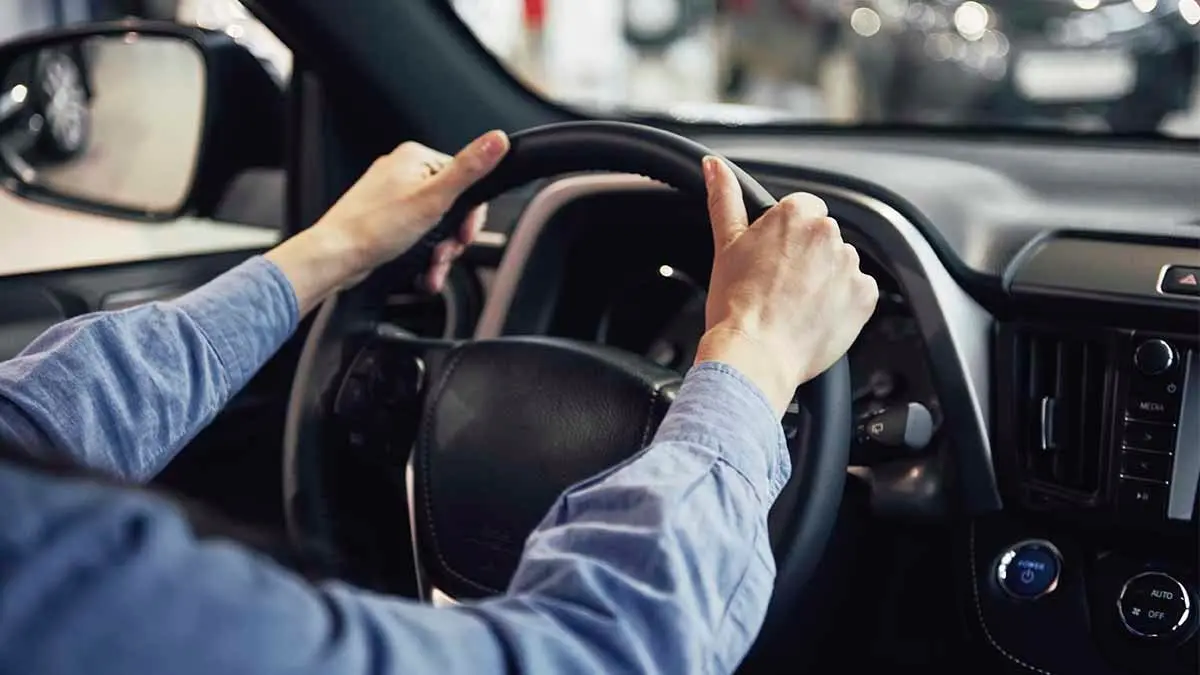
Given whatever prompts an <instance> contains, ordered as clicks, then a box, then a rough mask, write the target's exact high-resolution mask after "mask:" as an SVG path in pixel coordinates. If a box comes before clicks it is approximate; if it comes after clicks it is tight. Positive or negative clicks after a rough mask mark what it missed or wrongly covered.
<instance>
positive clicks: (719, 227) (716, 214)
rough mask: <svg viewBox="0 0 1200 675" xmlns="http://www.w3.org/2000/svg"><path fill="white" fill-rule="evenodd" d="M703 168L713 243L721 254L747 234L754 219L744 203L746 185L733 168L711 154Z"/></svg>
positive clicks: (704, 162)
mask: <svg viewBox="0 0 1200 675" xmlns="http://www.w3.org/2000/svg"><path fill="white" fill-rule="evenodd" d="M703 167H704V185H705V188H706V189H707V191H708V218H709V220H711V221H712V228H713V243H714V244H715V245H716V247H717V250H718V251H720V250H721V249H723V248H725V247H726V246H728V245H729V243H730V242H732V241H733V240H735V239H737V238H738V237H739V236H741V234H742V232H745V231H746V228H747V227H749V226H750V219H749V217H748V216H747V215H746V204H745V202H743V201H742V186H741V185H740V184H739V183H738V181H737V176H735V175H734V174H733V170H732V169H730V168H729V165H728V164H726V163H725V162H724V161H723V160H721V159H718V158H716V157H713V156H711V155H710V156H708V157H705V158H704V160H703Z"/></svg>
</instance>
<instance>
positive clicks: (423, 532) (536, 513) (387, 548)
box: [284, 122, 851, 644]
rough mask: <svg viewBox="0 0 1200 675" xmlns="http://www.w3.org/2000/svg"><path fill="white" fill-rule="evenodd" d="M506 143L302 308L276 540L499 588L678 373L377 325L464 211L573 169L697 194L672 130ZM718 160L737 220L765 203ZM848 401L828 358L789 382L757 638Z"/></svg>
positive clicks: (697, 153)
mask: <svg viewBox="0 0 1200 675" xmlns="http://www.w3.org/2000/svg"><path fill="white" fill-rule="evenodd" d="M511 142H512V148H511V150H510V152H509V154H508V155H507V157H505V159H504V160H503V161H502V162H501V163H500V165H499V166H498V167H497V168H496V169H495V170H494V171H493V172H492V173H491V174H490V175H489V176H488V177H487V178H485V179H484V180H483V181H481V182H479V183H478V184H476V185H475V186H473V187H472V188H471V190H469V191H468V192H467V193H466V194H464V195H463V196H462V197H461V199H460V200H459V201H458V203H456V205H455V206H454V207H453V208H452V209H451V211H450V213H449V214H448V215H447V217H446V218H445V219H444V222H443V223H442V224H440V225H439V226H438V227H437V228H435V231H434V232H433V233H431V234H430V235H428V236H427V237H426V238H425V239H424V240H423V243H422V244H421V245H419V246H417V247H415V248H414V250H413V251H410V252H409V253H406V254H405V255H404V256H402V257H401V259H400V260H399V261H397V263H396V265H395V266H393V267H389V268H383V269H381V270H379V271H377V272H376V273H375V274H374V275H372V277H370V278H368V279H367V280H366V281H364V282H363V283H361V284H359V285H358V286H356V287H354V288H351V289H349V290H345V291H343V292H342V293H341V294H340V295H338V296H336V297H333V298H331V299H329V300H327V301H326V302H325V303H324V304H323V305H322V307H321V309H320V311H319V312H318V314H317V316H316V318H315V320H314V322H313V325H312V327H311V330H310V331H309V334H308V338H307V341H306V343H305V345H304V350H303V352H302V355H301V358H300V363H299V366H298V368H297V372H296V377H295V381H294V383H293V388H292V394H291V400H290V402H289V408H288V418H287V424H286V429H285V439H284V453H285V454H284V492H285V513H286V516H287V521H288V527H289V529H290V533H291V535H292V536H293V537H295V538H297V539H298V540H303V541H307V542H312V541H316V542H317V543H319V544H324V545H326V546H331V547H335V548H338V549H339V550H340V551H341V552H342V554H343V555H344V556H345V557H348V558H357V559H359V560H358V561H357V562H358V563H360V564H362V563H363V560H362V558H364V557H365V558H372V559H375V560H377V561H379V560H387V559H389V557H390V559H391V560H392V563H391V564H395V561H396V560H397V559H398V556H407V555H412V556H415V558H416V571H417V573H418V574H419V576H420V578H421V579H420V586H419V589H420V594H421V595H422V596H423V598H424V599H429V597H430V594H431V593H433V589H437V590H438V591H440V592H441V593H442V594H445V595H448V596H450V597H452V598H455V599H458V600H464V599H470V598H479V597H483V596H487V595H494V594H499V593H501V592H503V589H505V588H506V587H507V585H508V582H509V580H510V578H511V576H512V574H513V572H514V571H515V569H516V566H517V562H518V560H519V558H520V555H521V551H522V547H523V544H524V541H525V538H526V537H527V536H528V535H529V533H530V532H532V530H533V529H534V528H535V527H536V526H537V524H538V523H539V522H540V521H541V519H542V517H543V516H544V515H545V514H546V512H547V511H548V510H549V508H550V506H551V505H552V504H553V502H554V500H555V499H556V498H557V497H558V495H559V494H560V493H561V492H562V491H563V490H564V489H565V488H567V487H569V486H570V485H572V484H574V483H576V482H578V481H580V480H582V479H584V478H587V477H589V476H591V475H593V474H595V473H598V472H599V471H601V470H603V469H606V468H608V467H610V466H612V465H614V464H616V463H618V462H620V461H623V460H625V459H627V458H629V457H630V456H632V455H634V454H635V453H637V452H638V451H639V450H640V449H642V448H643V447H644V446H646V445H647V444H648V443H649V441H650V439H651V438H652V436H653V432H654V429H655V427H656V426H657V424H658V423H659V421H660V420H661V419H662V416H663V415H664V414H665V413H666V410H667V408H668V406H669V405H670V402H671V400H672V399H673V397H674V393H675V391H676V389H677V388H678V385H679V383H680V379H681V378H680V375H679V374H678V373H676V372H673V371H669V370H666V369H665V368H663V367H661V366H659V365H657V364H655V363H652V362H651V361H649V360H646V359H643V358H641V357H638V356H634V355H631V354H627V353H623V352H619V351H616V350H614V349H611V348H607V347H604V346H599V345H594V344H585V343H580V342H575V341H570V340H566V339H557V338H550V337H501V338H498V339H490V340H467V341H445V340H433V339H423V338H418V337H415V336H412V335H409V334H406V333H405V332H404V331H402V330H400V329H397V328H396V327H394V326H390V325H388V324H386V323H383V322H381V321H380V318H379V317H380V316H381V314H380V312H381V307H382V306H383V304H384V302H383V301H384V296H385V295H386V293H387V292H388V290H389V288H390V289H391V290H392V292H394V288H392V286H394V284H395V283H396V280H397V279H400V280H403V279H407V278H412V276H413V273H415V271H416V270H419V269H422V268H423V267H424V265H425V264H426V263H427V262H428V255H429V251H430V250H431V248H432V245H433V244H434V243H436V242H437V241H439V240H441V239H444V238H445V237H446V236H448V232H449V231H452V228H454V227H455V226H456V225H457V223H458V222H460V219H461V216H462V215H463V214H465V213H466V212H467V209H469V208H470V207H471V206H474V205H476V204H479V203H481V202H484V201H487V200H488V199H490V198H492V197H495V196H497V195H499V194H500V193H502V192H504V191H505V190H508V189H511V188H514V187H517V186H519V185H522V184H525V183H527V182H529V181H532V180H535V179H539V178H547V177H551V176H555V175H559V174H563V173H570V172H581V171H610V172H624V173H634V174H641V175H644V176H647V177H649V178H652V179H655V180H658V181H661V182H663V183H666V184H668V185H670V186H672V187H675V188H677V189H679V190H680V191H682V192H683V193H685V194H687V195H689V196H691V197H694V198H695V199H704V197H705V187H704V179H703V175H702V171H701V158H702V157H704V156H705V155H708V154H713V153H712V152H711V151H709V150H708V149H706V148H705V147H704V146H702V145H700V144H698V143H695V142H693V141H690V140H688V139H685V138H683V137H681V136H678V135H675V134H672V133H669V132H666V131H662V130H658V129H654V128H650V127H645V126H641V125H636V124H628V123H620V122H573V123H566V124H555V125H550V126H544V127H537V128H534V129H530V130H527V131H523V132H520V133H516V134H513V135H512V137H511ZM733 171H734V173H735V174H736V175H737V178H738V181H739V182H740V183H741V187H742V193H743V195H744V197H745V201H746V207H747V210H748V213H749V215H750V217H751V220H754V219H756V218H757V217H758V216H759V215H761V214H762V213H763V212H764V211H765V210H767V209H768V208H770V207H771V206H772V205H774V204H775V203H776V202H775V199H774V198H773V197H772V196H771V195H770V193H768V192H767V190H766V189H765V188H763V186H762V185H760V184H759V183H758V182H757V181H755V180H754V179H753V178H752V177H750V176H749V175H748V174H747V173H746V172H744V171H742V170H741V169H740V168H737V167H734V168H733ZM696 227H697V228H707V227H708V223H706V222H697V223H696ZM705 236H707V234H705ZM389 285H391V286H389ZM850 399H851V390H850V376H849V368H848V367H847V364H846V361H845V359H844V358H843V359H842V360H840V361H838V362H837V363H836V364H835V365H834V366H833V367H832V368H830V369H829V370H827V371H826V372H825V373H823V374H821V375H820V376H818V377H817V378H815V379H814V380H812V381H810V382H808V383H806V384H805V385H804V386H802V387H801V388H800V389H799V390H798V391H797V402H798V404H799V410H800V414H799V420H800V424H799V431H798V433H797V434H795V436H794V438H792V439H791V440H790V441H789V451H790V453H791V460H792V467H793V469H792V477H791V480H790V481H789V483H788V485H787V486H786V487H785V488H784V490H783V493H782V494H781V495H780V497H779V499H778V500H777V501H776V504H775V506H774V508H773V509H772V511H771V514H770V517H769V520H768V526H769V532H770V535H771V544H772V550H773V552H774V554H775V558H776V563H777V570H778V572H777V578H776V585H775V592H774V595H773V597H772V601H771V607H770V610H769V612H768V615H767V620H766V623H765V624H764V628H763V632H764V635H765V636H766V639H767V640H771V639H772V638H771V636H772V634H775V635H781V633H780V629H781V628H783V627H784V626H785V625H786V622H787V620H788V618H789V616H794V614H793V612H794V611H795V610H796V609H797V607H796V605H797V600H798V599H799V598H800V594H801V591H802V590H804V588H805V585H806V582H807V581H808V580H809V579H810V578H811V576H812V574H813V571H814V568H815V567H816V564H817V562H818V561H819V560H820V558H821V556H822V554H823V552H824V549H825V545H826V543H827V540H828V538H829V535H830V532H831V530H832V528H833V524H834V521H835V518H836V515H837V511H838V507H839V504H840V501H841V495H842V489H843V485H844V483H845V474H846V465H847V461H848V454H849V446H850V428H851V402H850ZM747 451H749V449H747ZM406 469H407V471H406ZM368 493H371V494H373V495H375V496H369V495H368ZM380 495H382V497H381V496H380ZM347 500H349V501H351V502H356V504H357V506H358V507H359V508H366V509H370V510H372V512H375V513H381V514H382V515H383V520H384V522H385V523H387V522H391V523H395V522H396V521H397V519H399V518H403V517H405V515H404V514H405V511H408V518H409V522H410V527H411V528H412V535H413V536H412V539H411V541H408V540H405V539H404V538H403V537H401V536H397V534H396V533H397V531H402V529H401V528H399V527H394V528H392V529H390V530H389V529H386V525H379V526H369V527H367V528H366V529H365V530H363V529H362V528H363V524H362V521H361V519H357V518H356V519H348V518H346V517H344V514H341V513H339V510H340V509H341V506H339V505H343V504H346V503H348V502H347ZM355 528H359V529H358V531H357V532H352V531H353V530H355ZM349 541H355V542H358V543H357V544H347V543H346V542H349ZM347 547H349V548H352V549H354V550H352V551H347V550H346V549H347ZM376 571H380V570H379V569H378V568H377V570H376ZM382 572H383V575H384V576H386V570H383V571H382ZM762 642H763V637H760V644H761V643H762Z"/></svg>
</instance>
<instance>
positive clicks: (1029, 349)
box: [1015, 330, 1106, 495]
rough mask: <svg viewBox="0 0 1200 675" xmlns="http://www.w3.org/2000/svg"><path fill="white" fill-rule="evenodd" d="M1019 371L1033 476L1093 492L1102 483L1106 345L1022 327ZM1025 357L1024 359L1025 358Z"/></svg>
mask: <svg viewBox="0 0 1200 675" xmlns="http://www.w3.org/2000/svg"><path fill="white" fill-rule="evenodd" d="M1015 354H1016V357H1017V358H1018V359H1019V361H1018V363H1019V364H1021V365H1023V367H1020V366H1019V367H1018V370H1017V372H1018V373H1021V374H1022V375H1023V376H1024V378H1025V381H1024V382H1022V383H1019V386H1018V387H1017V388H1016V391H1018V392H1023V393H1024V395H1025V401H1024V402H1023V406H1022V407H1023V410H1025V411H1026V412H1025V415H1024V419H1023V420H1021V423H1022V424H1023V425H1024V426H1025V428H1026V430H1027V433H1026V434H1024V438H1025V447H1024V448H1023V449H1022V451H1023V454H1024V457H1023V461H1022V464H1023V465H1024V466H1025V469H1026V471H1027V472H1028V475H1029V476H1030V477H1031V478H1034V479H1037V480H1040V481H1044V482H1046V483H1050V484H1053V485H1056V486H1058V487H1061V488H1064V489H1067V490H1071V491H1076V492H1081V493H1086V494H1089V495H1090V494H1094V493H1095V492H1096V491H1097V490H1098V489H1099V487H1100V466H1101V461H1100V458H1101V426H1102V423H1103V419H1104V415H1103V406H1104V386H1105V380H1106V359H1105V348H1104V345H1103V344H1102V343H1100V342H1099V341H1097V340H1092V339H1089V338H1083V337H1072V336H1067V335H1058V334H1054V333H1052V332H1049V331H1036V332H1035V331H1028V330H1027V331H1022V332H1019V333H1018V338H1017V344H1016V351H1015ZM1021 362H1023V363H1021Z"/></svg>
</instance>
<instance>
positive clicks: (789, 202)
mask: <svg viewBox="0 0 1200 675" xmlns="http://www.w3.org/2000/svg"><path fill="white" fill-rule="evenodd" d="M799 195H800V193H792V194H790V195H788V196H786V197H784V198H783V199H780V200H779V204H778V205H777V206H776V207H775V208H776V209H777V210H778V211H779V213H781V214H783V215H784V217H786V218H787V219H788V220H799V219H801V218H803V217H804V204H803V203H802V201H801V200H800V198H799Z"/></svg>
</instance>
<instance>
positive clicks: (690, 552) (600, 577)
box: [481, 363, 791, 673]
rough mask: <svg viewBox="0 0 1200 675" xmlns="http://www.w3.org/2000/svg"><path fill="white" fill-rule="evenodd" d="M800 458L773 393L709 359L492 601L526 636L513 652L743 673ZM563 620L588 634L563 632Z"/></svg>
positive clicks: (590, 484)
mask: <svg viewBox="0 0 1200 675" xmlns="http://www.w3.org/2000/svg"><path fill="white" fill-rule="evenodd" d="M790 470H791V469H790V463H789V461H788V456H787V453H786V447H785V444H784V441H783V436H782V432H781V430H780V427H779V423H778V422H777V421H776V420H775V419H774V416H773V413H772V411H771V409H770V407H769V405H768V403H767V402H766V401H765V400H764V397H763V396H762V395H761V393H760V392H759V391H758V390H756V389H755V388H754V387H753V386H751V385H750V384H749V383H748V382H747V381H746V380H745V378H743V377H742V376H741V375H740V374H738V373H736V372H735V371H733V370H732V369H730V368H728V367H727V366H725V365H723V364H718V363H708V364H704V365H702V366H700V367H698V368H696V369H694V370H693V372H691V373H690V374H689V375H688V378H687V379H686V380H685V384H684V387H683V389H682V390H681V392H680V395H679V397H678V398H677V400H676V402H675V403H674V405H673V406H672V408H671V410H670V412H669V414H668V415H667V417H666V419H665V420H664V421H663V424H662V426H661V427H660V429H659V431H658V433H657V434H656V436H655V440H654V442H653V444H652V445H651V446H650V447H649V448H647V449H646V450H645V451H644V452H643V453H642V454H640V455H639V456H638V457H636V458H635V459H634V460H633V461H631V462H629V463H627V464H625V465H624V466H621V467H617V468H615V469H613V470H612V471H610V472H608V473H606V474H604V475H601V476H597V477H595V478H593V479H591V480H588V481H585V482H584V483H581V484H580V485H577V486H575V487H574V488H572V489H570V490H568V491H567V492H566V493H565V494H564V495H563V497H562V498H561V499H560V500H559V501H558V503H557V504H556V506H555V507H554V508H553V509H552V510H551V512H550V514H549V515H548V516H547V517H546V519H545V520H544V521H543V523H542V525H541V526H540V527H539V528H538V530H537V531H535V532H534V534H533V535H532V536H531V537H530V538H529V540H528V542H527V544H526V548H525V552H524V555H523V557H522V560H521V564H520V567H519V568H518V570H517V573H516V575H515V578H514V579H513V582H512V584H511V586H510V588H509V594H508V597H506V598H504V599H497V600H495V601H491V602H488V603H484V604H483V605H482V606H481V609H482V611H484V612H485V614H486V613H489V612H494V613H496V616H497V619H496V620H497V621H498V622H499V625H501V626H502V628H498V629H497V633H498V634H499V635H501V636H504V637H505V638H506V639H507V640H510V641H511V642H512V643H514V644H515V645H517V647H516V648H514V647H513V645H508V646H507V649H506V651H509V652H510V653H517V654H518V655H519V657H518V658H519V660H520V665H521V667H520V668H519V669H518V670H521V671H526V670H528V671H530V672H540V670H541V667H544V669H545V670H546V671H547V672H557V671H561V672H566V671H572V670H576V669H577V667H576V666H577V664H586V665H588V666H590V667H587V668H578V669H579V670H585V671H589V670H594V671H595V672H606V671H607V672H618V671H623V672H645V673H666V672H731V671H732V670H733V669H734V667H736V665H737V664H738V663H739V662H740V661H741V659H742V658H743V657H744V656H745V653H746V651H747V650H748V649H749V647H750V645H751V643H752V642H753V639H754V637H755V635H756V634H757V632H758V628H759V626H760V625H761V622H762V619H763V617H764V615H765V612H766V608H767V604H768V600H769V598H770V595H771V590H772V586H773V582H774V577H775V568H774V559H773V557H772V554H771V551H770V545H769V541H768V537H767V524H766V517H767V512H768V510H769V508H770V505H771V504H772V503H773V502H774V499H775V497H776V496H777V495H778V493H779V490H780V489H781V488H782V486H783V484H784V483H785V482H786V480H787V478H788V476H789V474H790ZM513 617H516V619H515V620H514V619H513ZM538 619H540V620H543V621H544V624H543V623H539V621H538ZM506 621H507V622H511V625H509V624H506V623H504V622H506ZM562 628H567V630H566V633H567V634H569V635H571V636H573V638H574V639H572V640H562V639H561V637H556V636H558V635H559V633H557V632H556V630H561V629H562Z"/></svg>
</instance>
